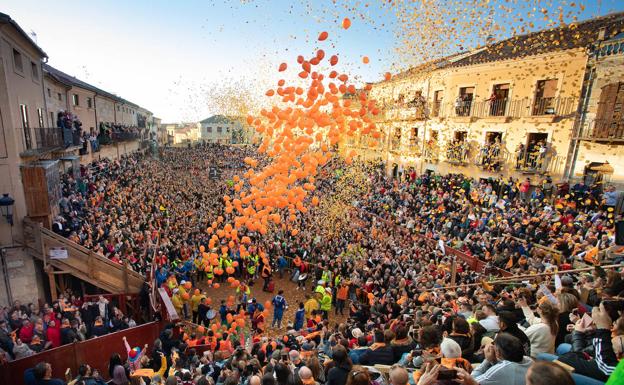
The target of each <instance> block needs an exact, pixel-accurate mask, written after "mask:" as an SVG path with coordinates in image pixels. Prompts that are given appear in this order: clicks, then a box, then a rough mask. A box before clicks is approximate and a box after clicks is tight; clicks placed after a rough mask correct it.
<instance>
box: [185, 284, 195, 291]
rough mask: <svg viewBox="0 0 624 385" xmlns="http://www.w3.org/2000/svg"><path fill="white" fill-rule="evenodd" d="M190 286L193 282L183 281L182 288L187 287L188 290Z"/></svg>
mask: <svg viewBox="0 0 624 385" xmlns="http://www.w3.org/2000/svg"><path fill="white" fill-rule="evenodd" d="M192 287H193V283H192V282H185V283H184V288H185V289H187V290H188V289H190V288H192Z"/></svg>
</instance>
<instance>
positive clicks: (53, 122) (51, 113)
mask: <svg viewBox="0 0 624 385" xmlns="http://www.w3.org/2000/svg"><path fill="white" fill-rule="evenodd" d="M55 123H56V122H55V121H54V112H52V111H50V126H54V124H55Z"/></svg>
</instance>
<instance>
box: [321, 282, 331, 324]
mask: <svg viewBox="0 0 624 385" xmlns="http://www.w3.org/2000/svg"><path fill="white" fill-rule="evenodd" d="M331 304H332V290H331V289H330V288H329V287H328V288H326V289H325V294H323V298H322V299H321V311H322V312H323V319H329V311H330V310H331Z"/></svg>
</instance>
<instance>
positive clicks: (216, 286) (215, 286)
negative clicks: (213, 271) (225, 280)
mask: <svg viewBox="0 0 624 385" xmlns="http://www.w3.org/2000/svg"><path fill="white" fill-rule="evenodd" d="M212 287H214V288H215V289H218V288H220V287H221V285H219V284H218V283H215V284H214V285H212Z"/></svg>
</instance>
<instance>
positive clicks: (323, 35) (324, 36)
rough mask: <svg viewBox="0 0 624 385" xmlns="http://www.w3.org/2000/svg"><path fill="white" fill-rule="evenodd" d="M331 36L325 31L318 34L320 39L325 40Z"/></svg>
mask: <svg viewBox="0 0 624 385" xmlns="http://www.w3.org/2000/svg"><path fill="white" fill-rule="evenodd" d="M328 37H329V34H328V33H327V32H325V31H323V32H321V33H320V34H319V36H318V39H319V41H324V40H326V39H327V38H328Z"/></svg>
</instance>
